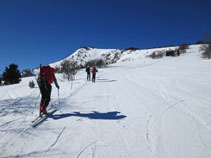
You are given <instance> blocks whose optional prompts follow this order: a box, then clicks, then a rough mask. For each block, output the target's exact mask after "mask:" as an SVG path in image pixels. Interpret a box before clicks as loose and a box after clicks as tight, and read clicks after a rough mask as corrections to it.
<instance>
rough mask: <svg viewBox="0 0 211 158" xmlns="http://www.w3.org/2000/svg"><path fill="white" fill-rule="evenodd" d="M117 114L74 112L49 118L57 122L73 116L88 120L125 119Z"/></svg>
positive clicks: (115, 112) (113, 112)
mask: <svg viewBox="0 0 211 158" xmlns="http://www.w3.org/2000/svg"><path fill="white" fill-rule="evenodd" d="M118 114H120V112H117V111H112V112H106V113H101V112H97V111H93V112H92V113H80V112H74V113H66V114H56V115H51V116H50V118H52V119H54V120H58V119H63V118H66V117H71V116H75V117H86V118H89V119H100V120H119V119H123V118H125V117H126V116H125V115H118Z"/></svg>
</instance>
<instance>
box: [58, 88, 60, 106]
mask: <svg viewBox="0 0 211 158" xmlns="http://www.w3.org/2000/svg"><path fill="white" fill-rule="evenodd" d="M58 102H59V104H60V98H59V89H58Z"/></svg>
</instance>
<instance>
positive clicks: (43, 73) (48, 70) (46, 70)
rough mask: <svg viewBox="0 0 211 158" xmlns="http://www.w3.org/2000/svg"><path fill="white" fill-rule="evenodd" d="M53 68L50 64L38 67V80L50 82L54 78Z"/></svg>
mask: <svg viewBox="0 0 211 158" xmlns="http://www.w3.org/2000/svg"><path fill="white" fill-rule="evenodd" d="M54 72H56V71H55V69H54V68H52V67H50V66H42V67H41V68H40V80H41V82H44V83H47V84H51V83H52V82H53V81H54V80H55V79H56V78H55V75H54Z"/></svg>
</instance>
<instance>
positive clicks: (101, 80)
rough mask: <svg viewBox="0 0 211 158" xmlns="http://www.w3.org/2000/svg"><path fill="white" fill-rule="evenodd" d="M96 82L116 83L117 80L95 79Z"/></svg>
mask: <svg viewBox="0 0 211 158" xmlns="http://www.w3.org/2000/svg"><path fill="white" fill-rule="evenodd" d="M96 80H97V81H98V82H116V81H117V80H110V79H98V78H97V79H96Z"/></svg>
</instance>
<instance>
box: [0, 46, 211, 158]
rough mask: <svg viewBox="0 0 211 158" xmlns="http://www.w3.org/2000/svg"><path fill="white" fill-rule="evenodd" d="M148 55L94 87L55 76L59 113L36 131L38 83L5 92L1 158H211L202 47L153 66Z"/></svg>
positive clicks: (104, 72)
mask: <svg viewBox="0 0 211 158" xmlns="http://www.w3.org/2000/svg"><path fill="white" fill-rule="evenodd" d="M150 51H151V52H152V50H145V52H142V53H143V54H144V53H145V55H142V54H140V53H137V52H135V54H136V55H135V54H131V56H130V55H129V54H127V55H128V57H127V59H133V60H130V61H129V60H127V61H125V60H124V61H125V62H118V63H116V64H112V65H109V66H108V67H107V68H101V69H98V73H97V80H96V82H95V83H92V82H91V81H86V72H85V70H84V69H82V70H80V71H79V72H78V73H77V74H76V76H75V80H74V81H67V80H65V79H63V77H62V75H61V74H56V76H57V80H58V83H59V85H60V90H59V91H58V90H57V88H56V87H55V85H53V89H52V95H51V102H50V105H49V108H50V109H49V111H51V109H55V108H56V109H57V111H56V112H54V113H52V114H51V115H49V117H47V118H46V119H44V120H43V121H41V122H40V123H38V124H37V125H36V126H34V127H32V121H33V120H34V119H35V118H36V117H37V116H38V114H39V102H40V92H39V88H38V86H37V85H36V86H35V88H32V89H31V88H29V86H28V83H29V81H31V80H33V81H34V82H35V83H36V79H35V77H28V78H23V79H22V81H21V82H20V84H15V85H10V86H1V87H0V158H6V157H9V158H14V157H16V158H17V157H21V158H22V157H26V158H35V157H39V158H41V157H42V158H44V157H48V158H54V157H55V158H57V157H58V158H63V157H64V158H89V157H90V158H94V157H96V158H123V157H127V158H210V157H211V97H210V96H211V60H205V59H202V58H201V52H200V51H199V46H197V45H195V46H191V47H190V49H188V50H187V53H186V54H182V55H181V56H179V57H164V58H162V59H156V60H153V59H150V58H146V54H148V53H149V52H150ZM136 56H139V57H137V58H136Z"/></svg>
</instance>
